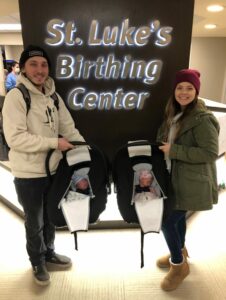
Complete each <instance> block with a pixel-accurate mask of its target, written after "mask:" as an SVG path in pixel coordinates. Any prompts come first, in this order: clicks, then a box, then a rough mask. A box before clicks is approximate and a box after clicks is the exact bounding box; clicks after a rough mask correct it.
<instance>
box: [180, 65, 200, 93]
mask: <svg viewBox="0 0 226 300" xmlns="http://www.w3.org/2000/svg"><path fill="white" fill-rule="evenodd" d="M199 78H200V73H199V71H197V70H193V69H183V70H180V71H178V72H177V73H176V77H175V80H174V89H175V88H176V86H177V84H178V83H180V82H190V83H191V84H192V85H193V86H194V87H195V89H196V92H197V95H198V94H199V90H200V79H199Z"/></svg>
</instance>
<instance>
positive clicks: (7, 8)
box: [0, 0, 226, 37]
mask: <svg viewBox="0 0 226 300" xmlns="http://www.w3.org/2000/svg"><path fill="white" fill-rule="evenodd" d="M181 1H182V0H181ZM210 4H221V5H223V6H224V7H225V9H224V10H223V11H222V12H219V13H210V12H208V11H207V10H206V7H207V6H208V5H210ZM184 13H186V7H185V9H184ZM18 22H20V17H19V7H18V0H0V23H18ZM207 23H214V24H216V25H217V28H216V29H212V30H206V29H205V28H204V25H205V24H207ZM192 36H194V37H226V0H219V1H218V0H195V10H194V19H193V33H192Z"/></svg>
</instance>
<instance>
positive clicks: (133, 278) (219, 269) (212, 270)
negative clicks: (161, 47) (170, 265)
mask: <svg viewBox="0 0 226 300" xmlns="http://www.w3.org/2000/svg"><path fill="white" fill-rule="evenodd" d="M225 215H226V192H223V193H221V194H220V201H219V204H218V205H216V206H215V207H214V209H213V210H212V211H206V212H201V213H197V214H194V215H192V216H191V217H190V219H189V222H188V223H189V224H188V234H187V241H186V244H187V248H188V251H189V255H190V268H191V274H190V275H189V276H188V277H187V278H186V280H185V281H184V283H183V284H182V285H181V286H180V287H179V288H178V289H177V290H176V291H173V292H170V293H166V292H163V291H161V289H160V282H161V280H162V278H163V277H164V276H165V274H166V271H163V270H159V269H158V268H157V267H156V265H155V261H156V259H157V257H159V256H160V255H162V254H163V253H165V252H167V247H166V244H165V242H164V239H163V236H162V234H154V233H152V234H148V235H146V236H145V245H144V258H145V266H144V268H143V269H140V232H139V230H138V229H121V230H90V231H89V232H84V233H79V234H78V247H79V251H75V250H74V239H73V236H72V235H71V234H70V233H68V232H67V231H59V232H57V237H56V250H57V252H58V253H64V254H66V255H68V256H70V257H71V258H72V260H73V267H72V269H71V270H69V271H66V272H65V271H53V272H51V284H50V285H49V286H48V287H39V286H37V285H36V284H35V283H34V280H33V277H32V273H31V269H30V264H29V261H28V259H27V254H26V251H25V237H24V225H23V219H22V218H21V217H19V216H18V215H16V214H15V213H14V212H12V211H11V210H10V209H9V208H8V207H6V206H5V205H4V204H2V203H1V202H0V237H1V247H0V278H1V280H0V299H1V300H14V299H16V300H33V299H34V300H35V299H43V300H52V299H54V300H147V299H156V300H165V299H189V300H203V299H205V300H223V299H226V238H225V228H226V217H225Z"/></svg>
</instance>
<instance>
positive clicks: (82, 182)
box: [76, 178, 89, 190]
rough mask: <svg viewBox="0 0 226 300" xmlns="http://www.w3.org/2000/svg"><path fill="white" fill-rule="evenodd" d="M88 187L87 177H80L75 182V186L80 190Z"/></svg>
mask: <svg viewBox="0 0 226 300" xmlns="http://www.w3.org/2000/svg"><path fill="white" fill-rule="evenodd" d="M88 187H89V183H88V180H87V179H85V178H84V179H81V180H80V181H79V182H77V183H76V188H77V189H80V190H86V189H87V188H88Z"/></svg>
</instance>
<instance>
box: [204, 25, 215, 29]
mask: <svg viewBox="0 0 226 300" xmlns="http://www.w3.org/2000/svg"><path fill="white" fill-rule="evenodd" d="M204 27H205V28H206V29H215V28H216V27H217V25H216V24H206V25H205V26H204Z"/></svg>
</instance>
